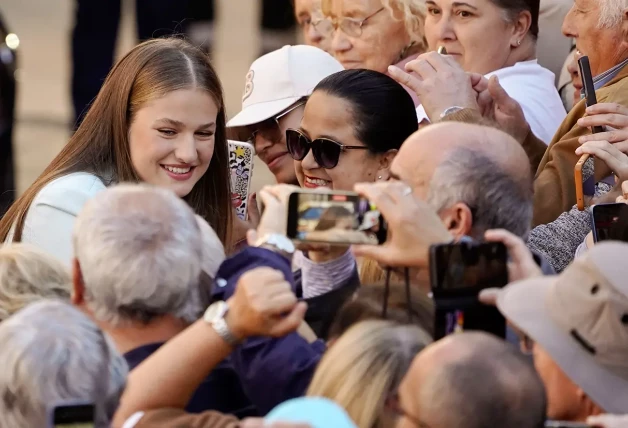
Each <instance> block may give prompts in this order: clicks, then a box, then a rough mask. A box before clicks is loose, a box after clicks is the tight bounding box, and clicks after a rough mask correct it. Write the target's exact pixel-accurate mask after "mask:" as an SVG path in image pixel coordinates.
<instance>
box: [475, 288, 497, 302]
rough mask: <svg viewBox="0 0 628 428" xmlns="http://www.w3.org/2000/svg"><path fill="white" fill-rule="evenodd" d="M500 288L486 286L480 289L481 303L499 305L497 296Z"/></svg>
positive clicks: (479, 297)
mask: <svg viewBox="0 0 628 428" xmlns="http://www.w3.org/2000/svg"><path fill="white" fill-rule="evenodd" d="M499 292H500V289H499V288H485V289H484V290H482V291H480V294H479V295H478V299H479V300H480V302H481V303H483V304H485V305H488V306H497V297H498V296H499Z"/></svg>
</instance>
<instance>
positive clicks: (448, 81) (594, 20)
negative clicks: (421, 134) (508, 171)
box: [393, 0, 628, 225]
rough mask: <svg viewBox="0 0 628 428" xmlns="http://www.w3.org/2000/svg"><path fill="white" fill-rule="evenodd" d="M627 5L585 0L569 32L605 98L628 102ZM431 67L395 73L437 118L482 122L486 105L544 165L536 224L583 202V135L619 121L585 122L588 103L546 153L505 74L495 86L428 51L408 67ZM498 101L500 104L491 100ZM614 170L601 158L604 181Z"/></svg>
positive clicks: (598, 167) (598, 169)
mask: <svg viewBox="0 0 628 428" xmlns="http://www.w3.org/2000/svg"><path fill="white" fill-rule="evenodd" d="M626 7H627V5H626V4H625V2H622V1H615V0H577V1H576V3H575V4H574V5H573V7H572V9H571V10H570V12H569V13H568V14H567V16H566V17H565V21H564V23H563V33H564V34H565V35H566V36H568V37H573V38H574V39H575V41H576V47H577V49H578V50H579V51H580V53H581V54H582V55H587V56H588V57H589V60H590V64H591V72H592V74H593V76H595V77H594V85H595V88H596V94H597V99H598V102H600V103H617V104H621V105H624V106H626V105H628V79H626V78H627V77H628V67H626V64H628V38H627V37H626V32H627V30H626V29H627V28H628V10H626ZM424 67H429V69H430V70H431V69H435V70H437V71H438V73H431V74H432V77H430V78H427V79H423V80H421V79H420V78H416V77H414V76H412V75H410V74H407V73H403V72H400V71H399V72H395V73H394V74H393V77H395V78H396V79H397V80H398V81H399V82H401V83H403V84H405V85H407V86H409V87H411V88H412V89H414V90H415V91H416V92H417V93H418V94H419V95H420V97H421V101H422V102H423V105H424V107H425V108H426V112H427V113H428V116H429V117H430V118H431V119H432V122H434V121H438V120H442V119H445V120H460V121H478V120H481V119H480V116H481V115H480V110H481V111H482V112H483V113H484V114H489V115H490V116H492V117H493V118H494V119H495V120H496V122H497V123H498V124H499V125H500V126H501V127H502V128H503V129H504V130H507V131H508V132H509V133H511V134H512V135H513V136H514V137H515V138H516V139H517V140H518V141H519V142H520V143H521V144H523V147H524V149H525V150H526V152H527V153H528V155H529V157H530V162H531V164H532V167H533V169H534V170H535V171H537V172H536V179H535V182H534V224H535V225H538V224H545V223H549V222H551V221H553V220H554V219H556V218H557V217H558V216H559V215H560V214H561V213H562V212H564V211H567V210H569V209H570V208H571V207H572V206H573V205H574V204H575V202H576V197H575V187H574V166H575V164H576V162H577V161H578V159H579V156H577V155H576V154H575V153H574V152H575V150H576V148H578V146H579V143H578V138H579V137H582V136H584V135H586V134H589V133H590V130H589V128H588V127H590V126H592V125H610V126H612V124H611V123H604V122H603V121H602V122H601V123H597V122H595V123H594V121H590V120H585V121H584V122H579V121H578V119H581V118H582V117H583V116H584V115H585V109H586V106H585V103H584V101H582V102H580V103H579V104H577V105H576V106H574V108H573V109H572V110H571V111H570V112H569V115H568V116H567V117H566V118H565V120H564V121H563V123H562V125H561V126H560V127H559V129H558V130H557V132H556V134H555V136H554V138H553V139H552V142H551V143H550V146H549V148H548V149H547V151H546V148H545V147H544V146H543V144H541V142H540V141H539V140H538V139H537V138H536V137H535V136H534V135H533V134H532V133H531V132H530V127H529V125H528V124H527V123H526V122H525V119H524V117H523V114H522V111H521V107H520V106H519V105H518V104H517V102H516V101H514V100H513V99H512V98H510V97H508V95H507V94H506V93H505V92H504V91H503V90H502V88H501V87H500V86H499V83H498V81H497V79H495V78H492V79H491V81H490V82H489V84H488V89H487V85H486V82H485V81H482V78H481V76H476V75H471V76H469V75H467V74H466V73H464V72H463V71H462V70H461V69H460V68H459V67H457V66H456V65H455V64H452V61H448V60H447V59H446V58H442V57H441V56H440V55H438V54H436V53H429V54H426V55H424V56H422V57H420V58H419V59H418V60H417V61H415V62H414V63H411V64H409V65H408V66H407V67H406V68H407V69H408V70H409V71H410V70H411V71H414V72H416V73H418V74H419V77H420V76H421V69H422V68H423V69H424ZM472 87H473V89H472ZM478 94H480V95H479V98H478ZM491 99H492V102H489V101H490V100H491ZM599 138H600V139H601V140H610V141H613V139H612V135H610V133H603V134H600V135H599ZM537 166H538V170H537ZM608 175H610V171H609V169H608V167H607V166H606V165H604V164H603V163H602V162H599V161H596V164H595V176H596V180H597V181H601V180H602V179H604V178H606V177H607V176H608Z"/></svg>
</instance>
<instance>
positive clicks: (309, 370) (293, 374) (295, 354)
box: [212, 247, 359, 414]
mask: <svg viewBox="0 0 628 428" xmlns="http://www.w3.org/2000/svg"><path fill="white" fill-rule="evenodd" d="M263 266H265V267H270V268H273V269H277V270H280V271H281V272H283V275H284V277H285V278H286V281H288V282H289V283H290V284H291V285H292V287H293V290H294V292H295V294H297V296H300V287H299V284H295V277H294V275H293V272H292V269H291V265H290V262H289V261H288V260H287V259H286V258H285V257H283V256H281V255H279V254H277V253H275V252H273V251H270V250H268V249H265V248H255V247H248V248H246V249H244V250H243V251H242V252H240V253H238V254H236V255H235V256H233V257H231V258H229V259H227V260H225V262H224V263H223V264H222V265H221V266H220V269H219V270H218V273H217V275H216V281H215V283H214V289H213V291H212V297H213V299H215V300H226V299H228V298H229V297H231V296H232V295H233V293H234V291H235V287H236V284H237V282H238V280H239V279H240V276H242V274H244V273H245V272H246V271H249V270H251V269H254V268H256V267H263ZM297 278H298V276H297ZM358 281H359V280H358V279H357V272H356V274H355V276H354V277H352V278H351V279H350V280H349V281H348V282H347V284H343V285H342V286H341V287H340V288H343V289H345V290H353V289H355V288H357V285H358ZM336 300H339V299H336ZM342 303H343V302H342V301H338V302H334V305H337V306H338V307H339V306H340V305H341V304H342ZM311 309H312V308H311V307H310V308H309V309H308V312H310V310H311ZM334 313H335V311H327V312H326V315H324V316H326V317H327V316H329V317H331V316H333V314H334ZM306 319H307V316H306ZM325 324H328V323H327V322H325ZM325 348H326V347H325V343H324V342H323V341H322V340H317V341H315V342H314V343H311V344H310V343H307V341H306V340H305V339H303V338H302V337H301V336H300V335H299V334H298V333H291V334H289V335H287V336H285V337H282V338H279V339H271V338H265V337H255V338H251V339H249V340H247V341H246V342H245V343H244V344H242V345H241V346H239V347H238V348H237V349H236V350H235V351H234V352H233V353H232V354H231V357H230V361H231V363H232V364H233V367H234V368H235V371H236V372H237V373H238V376H239V378H240V381H241V383H242V387H243V388H244V391H245V393H246V394H247V396H248V397H249V399H250V400H251V402H252V403H253V404H254V405H255V406H256V407H257V408H258V409H259V411H260V412H261V413H262V414H266V413H268V412H269V411H270V410H272V409H273V408H274V407H275V406H276V405H277V404H279V403H282V402H284V401H286V400H289V399H291V398H295V397H300V396H303V395H304V394H305V391H306V390H307V387H308V386H309V384H310V381H311V379H312V376H313V374H314V370H315V369H316V366H317V365H318V362H319V360H320V358H321V356H322V355H323V353H324V352H325Z"/></svg>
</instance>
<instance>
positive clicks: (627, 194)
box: [621, 181, 628, 199]
mask: <svg viewBox="0 0 628 428" xmlns="http://www.w3.org/2000/svg"><path fill="white" fill-rule="evenodd" d="M621 193H622V194H623V195H624V198H626V199H628V181H624V182H623V183H621Z"/></svg>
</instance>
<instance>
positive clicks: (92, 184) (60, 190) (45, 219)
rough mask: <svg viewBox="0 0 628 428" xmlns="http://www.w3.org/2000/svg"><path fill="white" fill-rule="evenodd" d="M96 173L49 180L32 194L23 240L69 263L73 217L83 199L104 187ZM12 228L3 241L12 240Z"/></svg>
mask: <svg viewBox="0 0 628 428" xmlns="http://www.w3.org/2000/svg"><path fill="white" fill-rule="evenodd" d="M105 189H106V187H105V185H104V183H103V182H102V181H101V180H100V179H99V178H98V177H96V176H95V175H93V174H89V173H87V172H75V173H72V174H68V175H66V176H63V177H60V178H57V179H56V180H53V181H51V182H50V183H48V184H47V185H46V186H44V188H43V189H41V191H40V192H39V193H38V194H37V196H35V199H34V200H33V203H32V204H31V206H30V208H29V209H28V213H27V214H26V221H25V222H24V229H23V231H22V242H24V243H29V244H32V245H35V246H37V247H39V248H40V249H41V250H43V251H45V252H47V253H48V254H50V255H52V256H54V257H56V258H57V259H59V260H61V261H62V262H63V263H65V264H66V265H67V266H68V267H70V266H71V264H72V257H73V253H74V251H73V249H72V231H73V229H74V221H75V219H76V216H77V215H78V213H79V212H80V211H81V209H82V208H83V206H84V205H85V203H86V202H87V201H88V200H90V199H91V198H93V197H94V196H95V195H96V194H97V193H98V192H101V191H103V190H105ZM12 238H13V231H11V232H10V233H9V236H8V237H7V240H6V242H11V240H12Z"/></svg>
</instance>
